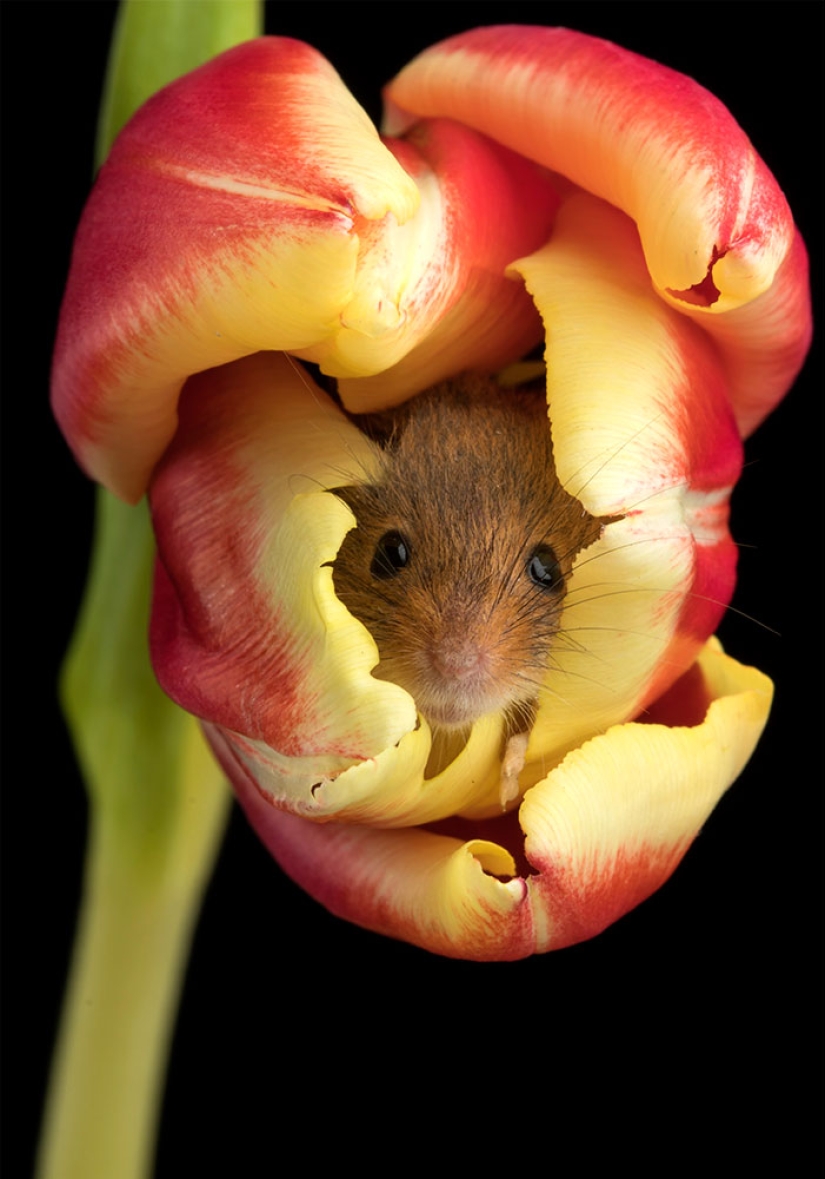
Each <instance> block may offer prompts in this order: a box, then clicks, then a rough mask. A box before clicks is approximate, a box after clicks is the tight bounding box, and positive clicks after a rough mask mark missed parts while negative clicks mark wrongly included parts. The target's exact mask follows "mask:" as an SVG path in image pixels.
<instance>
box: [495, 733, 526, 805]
mask: <svg viewBox="0 0 825 1179" xmlns="http://www.w3.org/2000/svg"><path fill="white" fill-rule="evenodd" d="M529 740H530V734H529V733H513V734H511V736H509V737H508V738H507V742H506V744H505V746H504V756H503V757H502V759H501V775H500V777H499V780H498V797H499V801H500V802H501V809H502V810H506V809H507V804H508V802H512V801H513V799H514V798H518V795H519V782H518V779H519V774H520V773H521V771H522V770H523V769H524V761H525V758H526V757H527V742H528V741H529Z"/></svg>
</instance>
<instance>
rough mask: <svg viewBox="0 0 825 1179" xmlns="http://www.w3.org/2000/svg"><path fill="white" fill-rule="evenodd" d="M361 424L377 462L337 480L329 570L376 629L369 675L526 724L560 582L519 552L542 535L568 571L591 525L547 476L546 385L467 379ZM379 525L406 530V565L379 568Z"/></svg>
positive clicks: (434, 711)
mask: <svg viewBox="0 0 825 1179" xmlns="http://www.w3.org/2000/svg"><path fill="white" fill-rule="evenodd" d="M360 424H361V425H362V428H366V429H367V432H369V433H371V434H372V435H373V436H374V437H375V436H379V437H380V436H381V435H382V434H383V435H384V438H383V442H384V450H383V468H382V472H381V475H380V478H379V479H378V480H377V481H376V482H373V483H367V484H363V485H361V486H355V487H345V488H340V489H338V490H337V491H336V494H337V495H339V496H341V498H342V499H344V500H345V501H346V503H347V504H349V506H350V507H351V509H352V511H353V513H354V514H355V517H356V520H357V527H356V528H354V529H353V530H352V531H351V532H349V533H348V534H347V536H346V538H345V540H344V543H343V544H342V546H341V549H340V552H339V554H338V556H337V558H336V560H335V563H334V566H333V579H334V584H335V589H336V592H337V594H338V595H339V597H340V598H341V600H342V602H344V604H345V605H346V606H347V608H348V609H349V610H350V612H351V613H352V614H353V615H354V616H355V617H356V618H358V619H359V620H360V621H361V622H363V624H364V625H365V626H366V627H367V629H368V630H369V631H370V632H371V634H372V636H373V638H374V639H375V642H376V645H377V647H378V650H379V654H380V663H379V665H378V667H377V668H376V669H375V672H374V674H375V675H376V676H378V677H379V678H381V679H385V680H392V681H393V682H395V683H398V684H400V685H401V686H402V687H404V688H406V689H407V690H408V691H409V692H410V693H411V694H412V696H413V697H414V698H415V700H416V703H417V705H418V707H419V709H420V711H421V712H422V713H423V714H424V716H425V717H427V719H428V720H430V722H431V723H432V724H434V725H435V726H436V727H438V728H445V729H455V728H461V727H465V726H467V725H469V724H470V723H472V722H473V721H474V720H476V719H477V718H478V717H479V716H481V715H483V714H485V713H487V712H493V711H505V712H506V713H507V714H508V717H515V718H516V719H515V723H512V722H511V728H512V729H513V730H514V731H516V730H518V729H519V728H520V729H522V730H523V729H525V728H527V729H529V728H530V726H531V723H532V715H533V711H534V705H535V700H536V697H537V694H538V691H539V689H540V686H541V683H542V681H543V679H544V676H545V673H546V671H547V668H548V666H549V664H550V661H551V653H552V644H553V639H554V637H555V635H556V633H557V631H558V627H559V619H560V617H561V611H562V603H563V600H564V593H565V585H564V584H561V585H560V586H559V588H558V589H553V590H548V589H546V588H544V587H542V586H538V585H536V584H535V583H534V582H533V581H532V580H531V578H530V576H529V574H528V571H527V568H528V562H529V560H530V557H531V555H532V553H533V551H534V550H535V548H536V546H537V545H538V544H549V545H550V546H551V547H552V548H553V550H554V551H555V554H556V558H557V560H558V563H559V565H560V567H561V570H562V572H563V575H564V583H566V580H567V578H568V577H569V574H570V570H571V567H572V563H573V559H574V557H575V556H576V554H577V553H578V552H579V550H580V549H582V548H583V547H585V546H586V545H588V544H590V543H591V542H592V541H594V540H595V539H596V538H597V537H598V535H599V532H600V528H601V523H600V521H598V520H595V519H594V518H593V517H592V516H590V515H588V513H586V512H585V511H584V509H583V508H582V506H581V504H580V503H579V502H578V501H577V500H576V499H574V498H573V497H572V496H571V495H569V494H568V493H567V492H566V491H565V490H564V489H563V488H562V486H561V485H560V483H559V481H558V479H557V477H556V473H555V467H554V465H553V454H552V447H551V441H550V430H549V425H548V421H547V410H546V404H545V397H544V391H543V389H535V388H529V389H522V390H502V389H500V388H499V386H498V385H497V384H496V383H495V381H494V380H492V378H485V377H472V376H469V377H463V378H458V379H456V380H454V381H450V382H446V383H445V384H443V385H439V386H436V387H435V388H433V389H430V390H428V391H427V392H425V393H422V394H420V395H419V396H418V397H416V398H414V399H413V400H412V401H410V402H408V403H407V404H406V405H404V406H402V407H401V409H400V410H398V411H396V413H394V414H393V415H391V417H389V418H388V417H386V416H385V417H383V418H366V419H363V421H362V422H361V423H360ZM389 530H396V531H397V532H399V533H400V534H401V535H402V536H403V537H404V538H405V540H406V541H407V544H408V547H409V563H408V564H407V566H406V567H405V568H403V569H401V570H399V571H398V573H397V574H396V575H395V576H394V577H390V578H386V579H376V578H375V577H373V576H372V574H371V572H370V566H371V563H372V560H373V556H374V554H375V550H376V546H377V544H378V542H379V540H380V539H381V537H382V536H384V535H385V534H386V533H387V532H388V531H389Z"/></svg>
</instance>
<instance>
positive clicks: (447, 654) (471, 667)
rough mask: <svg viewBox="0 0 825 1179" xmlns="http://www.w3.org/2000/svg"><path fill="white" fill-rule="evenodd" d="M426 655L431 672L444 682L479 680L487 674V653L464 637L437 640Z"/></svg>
mask: <svg viewBox="0 0 825 1179" xmlns="http://www.w3.org/2000/svg"><path fill="white" fill-rule="evenodd" d="M428 655H429V659H430V663H431V665H432V668H433V671H434V672H436V674H437V675H440V676H442V677H443V678H444V679H445V680H459V681H463V680H467V679H479V678H481V677H484V676H485V675H486V674H488V672H489V666H490V656H489V652H488V651H486V650H485V649H484V648H483V647H481V646H480V645H479V644H478V643H477V642H475V641H474V640H473V639H472V638H469V637H467V636H466V635H458V636H453V637H451V638H441V639H439V640H438V641H437V642H434V643H433V644H432V645H431V646H430V648H429V651H428Z"/></svg>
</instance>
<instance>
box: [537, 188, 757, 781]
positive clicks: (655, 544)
mask: <svg viewBox="0 0 825 1179" xmlns="http://www.w3.org/2000/svg"><path fill="white" fill-rule="evenodd" d="M514 269H515V270H517V271H518V272H520V273H521V274H522V275H523V277H524V279H525V281H526V283H527V286H528V289H529V290H530V292H531V294H532V295H533V297H534V299H535V300H536V303H537V305H538V307H539V310H540V311H541V313H542V316H543V318H544V323H545V330H546V334H547V341H548V346H547V354H546V361H547V387H548V401H549V410H550V418H551V423H552V432H553V444H554V452H555V456H556V466H557V469H558V473H559V477H560V479H561V481H562V483H563V484H564V485H565V486H566V488H567V489H568V491H570V492H571V493H572V494H574V495H576V496H577V497H578V498H579V499H580V500H581V502H582V503H583V504H584V506H585V507H586V508H587V509H588V511H590V512H591V513H593V515H595V516H599V517H605V518H608V520H609V522H608V523H607V524H606V525H605V527H604V529H603V533H602V536H601V537H600V538H599V540H597V541H596V542H595V543H594V544H593V545H591V546H590V547H589V548H588V549H587V550H586V551H585V552H583V553H581V554H580V555H579V557H578V558H577V561H576V563H575V564H574V568H573V574H572V577H571V580H570V583H569V586H568V593H567V597H566V600H565V610H564V615H563V618H562V629H561V633H560V635H559V639H558V642H557V647H556V651H555V652H554V658H553V666H552V670H551V671H550V673H549V674H548V676H547V678H546V681H545V689H546V691H545V695H544V697H543V699H542V704H541V708H540V712H539V718H538V721H537V724H536V726H535V728H534V731H533V734H532V738H531V745H530V749H529V750H528V762H529V763H532V765H533V767H534V769H533V775H534V776H535V775H539V774H540V773H541V772H542V769H541V767H542V766H546V765H547V764H548V760H551V761H552V760H554V759H556V760H557V759H558V757H560V756H561V754H563V753H564V752H566V751H567V750H568V749H571V748H573V747H574V746H575V745H577V744H579V742H580V741H581V740H583V739H585V738H586V737H588V736H590V735H592V734H593V733H594V732H599V731H601V730H603V729H605V728H607V727H608V726H609V725H612V724H616V723H617V722H620V721H624V720H627V719H629V718H631V717H634V716H637V715H639V714H640V713H641V712H642V711H643V710H644V709H645V708H646V707H648V706H649V704H650V703H651V702H652V701H653V700H655V699H656V698H657V697H658V696H660V695H661V694H662V692H664V691H665V690H666V689H667V688H668V687H669V686H670V684H671V683H673V681H674V680H676V679H678V677H679V676H680V675H681V674H682V673H683V672H684V671H685V670H686V669H687V668H688V667H689V666H690V665H691V664H692V663H693V661H694V659H695V657H696V653H697V651H698V649H699V648H700V647H701V646H702V645H703V643H704V642H705V640H706V639H707V637H708V635H709V634H711V633H712V632H713V631H714V630H715V628H716V625H717V623H718V621H719V619H720V617H721V615H722V614H723V612H724V609H725V607H726V605H727V603H728V601H729V600H730V597H731V594H732V592H733V587H734V580H735V566H736V548H735V545H734V544H733V541H732V540H731V537H730V535H729V532H728V527H727V522H728V500H729V496H730V492H731V490H732V488H733V485H734V484H735V482H736V479H737V477H738V475H739V470H740V466H741V443H740V440H739V436H738V432H737V429H736V424H735V421H734V419H733V415H732V413H731V410H730V406H729V404H728V401H727V383H726V375H725V370H724V367H723V366H722V364H721V363H720V360H719V357H718V355H717V353H716V351H715V349H714V347H713V344H712V342H711V341H710V340H709V339H708V337H707V336H706V335H705V333H703V332H701V331H700V330H698V329H697V328H696V327H695V325H693V324H692V323H690V322H689V321H688V320H686V319H685V318H684V317H683V316H681V315H679V314H678V313H677V312H675V311H674V310H673V309H671V308H670V307H668V306H667V305H666V304H665V303H663V302H662V301H661V300H660V299H659V298H657V297H656V295H655V293H654V292H653V290H652V289H651V287H650V284H649V281H648V278H647V270H646V267H645V264H644V259H643V257H642V253H641V249H640V246H639V239H638V234H637V232H636V228H635V226H634V225H633V223H632V222H631V221H630V220H629V219H628V218H626V217H625V216H624V215H623V214H622V213H620V212H619V211H618V210H617V209H615V208H612V207H611V206H609V205H607V204H605V203H604V202H602V201H598V200H596V199H595V198H594V197H590V196H587V195H585V194H583V193H578V194H574V195H573V196H571V197H570V198H569V199H568V201H567V202H566V203H565V204H564V206H563V207H562V209H561V211H560V213H559V216H558V221H557V225H556V229H555V231H554V234H553V237H552V239H551V241H550V242H549V243H548V244H547V246H545V247H544V248H543V249H542V250H541V251H539V252H538V253H537V254H534V255H533V256H532V257H530V258H526V259H522V260H521V261H519V262H517V263H516V264H515V266H514ZM529 778H530V775H529V771H528V776H527V778H526V779H525V781H526V782H528V783H529Z"/></svg>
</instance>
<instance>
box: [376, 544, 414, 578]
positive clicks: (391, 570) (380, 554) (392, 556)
mask: <svg viewBox="0 0 825 1179" xmlns="http://www.w3.org/2000/svg"><path fill="white" fill-rule="evenodd" d="M409 559H410V547H409V545H408V544H407V542H406V540H404V537H403V536H402V535H401V533H400V532H385V533H384V535H383V536H382V537H381V539H380V540H379V542H378V544H377V545H376V546H375V556H374V557H373V558H372V564H371V565H370V573H371V574H372V576H373V577H375V578H377V580H378V581H386V580H387V579H388V578H389V577H395V575H396V573H399V572H400V571H401V570H402V569H403V568H404V566H405V565H406V564H407V562H408V561H409Z"/></svg>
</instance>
